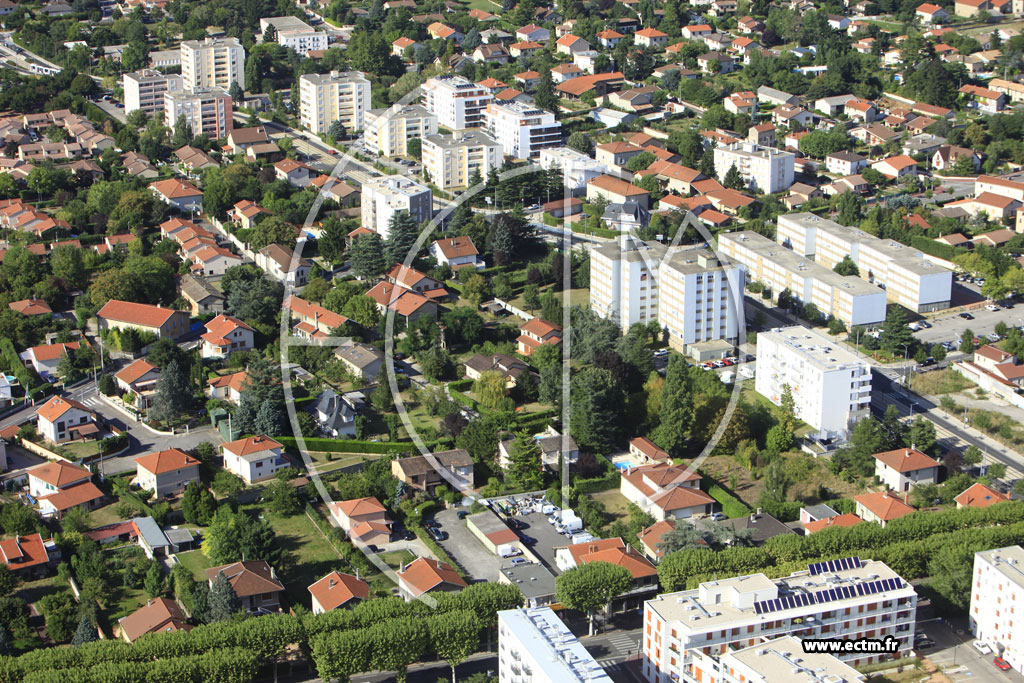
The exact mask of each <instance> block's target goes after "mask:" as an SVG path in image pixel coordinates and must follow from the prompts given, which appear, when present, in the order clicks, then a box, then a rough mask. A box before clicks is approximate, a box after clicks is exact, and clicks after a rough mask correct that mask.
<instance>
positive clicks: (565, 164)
mask: <svg viewBox="0 0 1024 683" xmlns="http://www.w3.org/2000/svg"><path fill="white" fill-rule="evenodd" d="M537 163H539V164H540V165H541V166H543V167H544V168H547V169H551V168H558V169H560V170H561V171H562V177H563V178H564V179H565V186H566V187H567V188H568V189H569V191H570V192H572V193H573V194H585V193H586V191H587V182H588V181H589V180H591V179H593V178H597V177H598V176H602V175H612V176H617V175H618V169H613V168H612V167H611V166H608V165H607V164H604V163H601V162H600V161H597V160H595V159H591V158H590V157H588V156H587V155H586V154H583V153H582V152H577V151H576V150H574V149H570V148H569V147H548V148H546V149H542V150H541V151H540V156H539V157H538V159H537Z"/></svg>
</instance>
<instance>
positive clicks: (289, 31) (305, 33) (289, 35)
mask: <svg viewBox="0 0 1024 683" xmlns="http://www.w3.org/2000/svg"><path fill="white" fill-rule="evenodd" d="M269 26H273V27H274V36H275V37H274V41H275V42H276V43H277V44H278V45H283V46H284V47H289V48H291V49H293V50H295V51H296V52H298V53H299V54H300V55H302V56H305V55H306V53H307V52H308V51H309V50H326V49H327V42H328V41H327V34H326V33H323V32H321V31H317V30H316V29H315V28H313V27H312V26H310V25H309V24H307V23H306V22H304V21H302V20H301V19H299V18H298V17H267V18H264V19H260V33H262V34H265V33H266V31H267V27H269Z"/></svg>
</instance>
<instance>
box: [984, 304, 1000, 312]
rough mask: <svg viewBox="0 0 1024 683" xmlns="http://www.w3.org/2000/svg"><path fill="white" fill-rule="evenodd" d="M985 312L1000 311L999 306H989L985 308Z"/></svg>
mask: <svg viewBox="0 0 1024 683" xmlns="http://www.w3.org/2000/svg"><path fill="white" fill-rule="evenodd" d="M985 310H986V311H998V310H999V306H996V305H995V304H989V305H988V306H985Z"/></svg>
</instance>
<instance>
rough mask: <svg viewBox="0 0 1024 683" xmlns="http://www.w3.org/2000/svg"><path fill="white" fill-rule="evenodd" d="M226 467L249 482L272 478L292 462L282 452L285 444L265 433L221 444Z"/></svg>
mask: <svg viewBox="0 0 1024 683" xmlns="http://www.w3.org/2000/svg"><path fill="white" fill-rule="evenodd" d="M220 448H221V452H222V453H223V455H224V469H226V470H227V471H228V472H231V473H233V474H236V475H238V476H239V477H241V478H242V480H243V481H245V483H247V484H253V483H255V482H259V481H265V480H267V479H272V478H273V477H274V475H275V474H277V471H278V470H283V469H284V468H286V467H288V466H289V465H290V464H291V463H290V462H289V461H288V459H287V458H284V457H283V456H282V455H281V453H282V451H283V450H284V446H282V445H281V444H279V443H278V442H276V441H274V440H273V439H271V438H270V437H269V436H266V435H265V434H258V435H256V436H249V437H246V438H244V439H238V440H237V441H232V442H230V443H226V444H222V445H221V447H220Z"/></svg>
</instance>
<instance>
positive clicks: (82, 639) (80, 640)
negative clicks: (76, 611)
mask: <svg viewBox="0 0 1024 683" xmlns="http://www.w3.org/2000/svg"><path fill="white" fill-rule="evenodd" d="M94 640H99V636H98V635H97V634H96V627H95V626H93V623H92V621H91V620H90V619H89V617H88V615H85V614H83V615H82V618H81V619H80V620H79V621H78V628H77V629H75V635H74V637H72V638H71V644H72V645H73V646H74V647H80V646H82V645H84V644H85V643H91V642H93V641H94Z"/></svg>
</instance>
